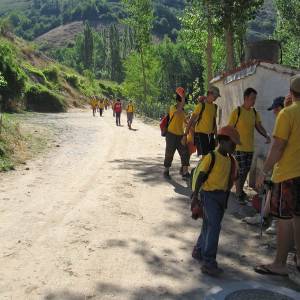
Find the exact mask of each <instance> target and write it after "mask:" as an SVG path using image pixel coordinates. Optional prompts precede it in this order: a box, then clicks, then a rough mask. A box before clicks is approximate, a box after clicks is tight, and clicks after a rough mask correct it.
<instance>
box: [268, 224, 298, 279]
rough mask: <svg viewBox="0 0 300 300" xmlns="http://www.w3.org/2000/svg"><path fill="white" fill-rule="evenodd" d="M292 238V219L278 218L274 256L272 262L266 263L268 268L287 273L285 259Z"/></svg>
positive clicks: (291, 243)
mask: <svg viewBox="0 0 300 300" xmlns="http://www.w3.org/2000/svg"><path fill="white" fill-rule="evenodd" d="M299 225H300V222H299ZM293 239H294V237H293V226H292V220H283V219H280V220H278V222H277V251H276V257H275V260H274V261H273V263H272V264H270V265H267V268H268V269H269V270H271V271H273V272H276V273H280V274H287V273H288V270H287V266H286V261H287V257H288V253H289V251H290V249H291V247H292V245H293Z"/></svg>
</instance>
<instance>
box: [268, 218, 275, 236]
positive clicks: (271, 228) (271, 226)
mask: <svg viewBox="0 0 300 300" xmlns="http://www.w3.org/2000/svg"><path fill="white" fill-rule="evenodd" d="M266 233H267V234H276V220H273V221H272V223H271V225H270V227H268V228H267V229H266Z"/></svg>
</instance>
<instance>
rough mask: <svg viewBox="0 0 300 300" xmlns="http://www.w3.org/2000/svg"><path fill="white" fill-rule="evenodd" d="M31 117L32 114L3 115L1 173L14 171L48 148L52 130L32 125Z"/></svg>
mask: <svg viewBox="0 0 300 300" xmlns="http://www.w3.org/2000/svg"><path fill="white" fill-rule="evenodd" d="M31 117H32V115H31V114H30V113H26V114H3V115H2V126H1V133H0V172H5V171H9V170H14V169H15V167H16V166H17V165H19V164H23V163H25V161H26V160H28V159H30V158H32V157H34V156H36V155H38V154H39V153H41V152H43V151H44V150H45V149H46V148H47V146H48V139H49V136H51V132H50V130H49V129H48V128H47V129H45V128H39V127H38V126H37V125H36V124H35V125H34V126H33V125H30V118H31ZM26 119H27V120H29V121H26Z"/></svg>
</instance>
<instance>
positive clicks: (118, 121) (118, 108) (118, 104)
mask: <svg viewBox="0 0 300 300" xmlns="http://www.w3.org/2000/svg"><path fill="white" fill-rule="evenodd" d="M114 112H115V115H116V124H117V126H121V113H122V103H121V100H120V99H118V100H117V102H116V103H115V104H114Z"/></svg>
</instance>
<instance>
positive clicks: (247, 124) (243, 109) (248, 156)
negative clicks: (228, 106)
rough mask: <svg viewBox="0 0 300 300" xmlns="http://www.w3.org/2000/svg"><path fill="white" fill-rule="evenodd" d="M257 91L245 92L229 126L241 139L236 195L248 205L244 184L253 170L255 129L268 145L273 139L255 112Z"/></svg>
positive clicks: (230, 119) (237, 149)
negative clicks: (235, 130)
mask: <svg viewBox="0 0 300 300" xmlns="http://www.w3.org/2000/svg"><path fill="white" fill-rule="evenodd" d="M256 96H257V91H256V90H255V89H253V88H247V89H246V90H245V92H244V103H243V105H242V106H240V107H237V108H236V109H234V111H233V112H232V113H231V115H230V118H229V125H231V126H233V127H235V128H236V129H237V131H238V132H239V134H240V137H241V145H238V146H237V147H236V151H235V153H234V156H235V159H236V160H237V161H238V163H239V172H240V174H239V180H238V181H237V182H236V195H237V197H238V200H239V203H240V204H242V205H244V204H246V193H245V192H244V184H245V182H246V179H247V176H248V173H249V171H250V168H251V164H252V159H253V153H254V129H256V130H257V131H258V132H259V133H260V134H261V135H262V136H264V137H265V138H266V143H270V142H271V138H270V136H269V135H268V133H267V131H266V130H265V128H264V127H263V126H262V124H261V118H260V115H259V113H258V112H257V111H256V110H255V108H254V105H255V101H256Z"/></svg>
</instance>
